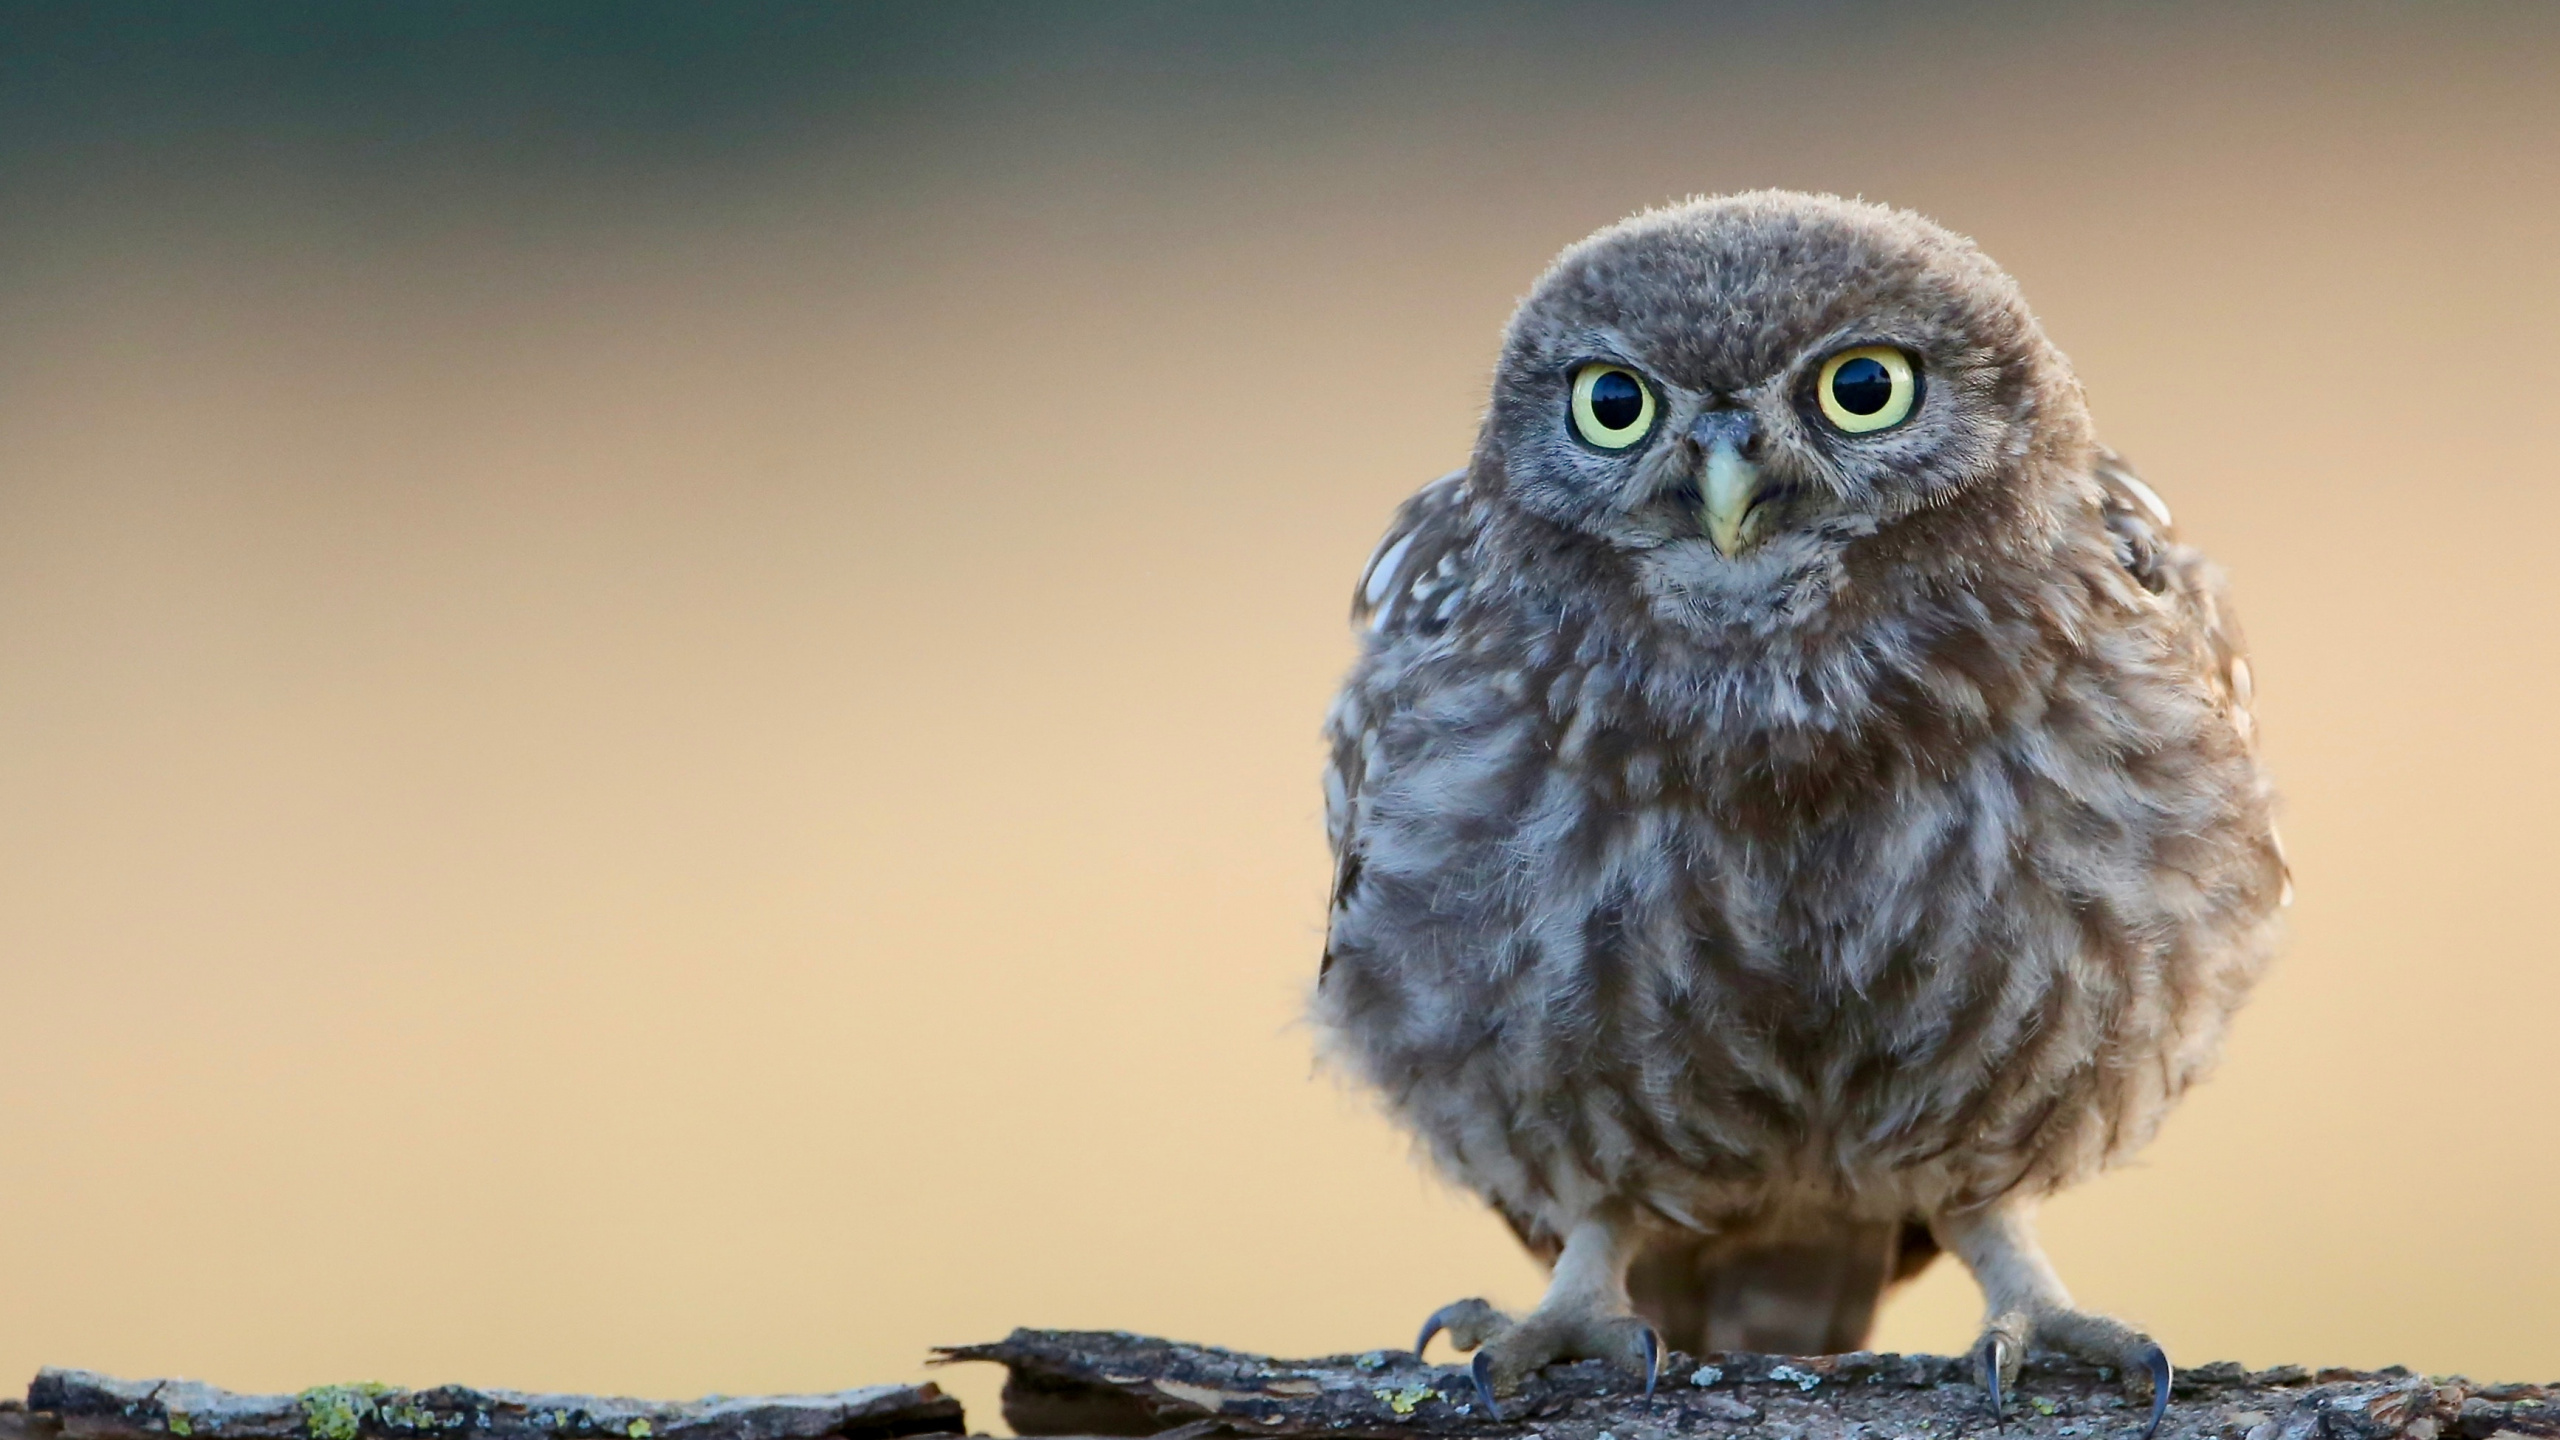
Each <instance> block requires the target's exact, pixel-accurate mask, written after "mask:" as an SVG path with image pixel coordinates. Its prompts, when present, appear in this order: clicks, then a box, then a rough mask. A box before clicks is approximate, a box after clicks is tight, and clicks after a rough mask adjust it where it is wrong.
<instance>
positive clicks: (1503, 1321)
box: [1413, 1300, 1511, 1360]
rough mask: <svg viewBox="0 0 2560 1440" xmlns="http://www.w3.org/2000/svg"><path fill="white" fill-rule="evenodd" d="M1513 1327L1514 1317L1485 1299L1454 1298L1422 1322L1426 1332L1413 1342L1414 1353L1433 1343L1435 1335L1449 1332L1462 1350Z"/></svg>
mask: <svg viewBox="0 0 2560 1440" xmlns="http://www.w3.org/2000/svg"><path fill="white" fill-rule="evenodd" d="M1510 1328H1511V1317H1509V1316H1507V1315H1505V1314H1503V1313H1502V1312H1501V1311H1499V1310H1496V1309H1494V1308H1493V1306H1491V1305H1489V1304H1487V1303H1486V1302H1484V1301H1482V1300H1452V1301H1450V1302H1449V1303H1448V1304H1446V1305H1443V1306H1441V1307H1440V1308H1439V1309H1437V1310H1434V1311H1432V1312H1431V1318H1430V1319H1428V1320H1425V1321H1423V1322H1422V1334H1421V1335H1420V1336H1419V1337H1418V1338H1416V1339H1415V1340H1414V1342H1413V1357H1414V1358H1415V1359H1417V1360H1419V1359H1421V1358H1422V1352H1423V1351H1424V1350H1427V1349H1429V1348H1430V1346H1431V1340H1432V1337H1433V1336H1435V1335H1438V1334H1440V1333H1441V1332H1443V1331H1446V1332H1448V1336H1449V1343H1450V1344H1452V1345H1454V1346H1456V1347H1458V1348H1459V1349H1460V1350H1474V1349H1478V1348H1480V1347H1482V1346H1483V1345H1484V1344H1485V1342H1487V1341H1489V1340H1491V1339H1493V1338H1494V1337H1495V1336H1498V1335H1500V1334H1502V1333H1503V1332H1504V1331H1506V1330H1509V1329H1510Z"/></svg>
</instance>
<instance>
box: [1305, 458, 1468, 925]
mask: <svg viewBox="0 0 2560 1440" xmlns="http://www.w3.org/2000/svg"><path fill="white" fill-rule="evenodd" d="M1465 479H1466V472H1465V471H1463V470H1459V471H1452V472H1450V473H1449V474H1446V475H1443V476H1441V477H1440V478H1439V479H1437V480H1434V481H1432V482H1431V483H1430V484H1428V485H1425V486H1423V487H1422V488H1421V489H1420V490H1419V491H1416V492H1415V493H1414V496H1413V498H1412V499H1410V500H1407V501H1405V502H1404V505H1403V507H1402V508H1400V509H1398V510H1397V511H1396V517H1395V519H1394V521H1393V522H1391V523H1390V524H1389V525H1388V526H1387V533H1386V535H1385V536H1384V537H1382V538H1381V539H1380V540H1379V541H1378V548H1377V549H1376V550H1375V551H1373V552H1371V554H1370V556H1369V563H1368V565H1367V566H1366V567H1364V568H1363V569H1362V570H1361V572H1360V583H1359V585H1358V586H1356V587H1355V588H1354V589H1353V591H1352V594H1351V623H1352V625H1353V626H1354V627H1356V628H1357V629H1358V630H1359V631H1360V632H1361V640H1360V645H1361V654H1360V660H1359V663H1358V664H1357V665H1355V666H1354V667H1353V669H1352V672H1351V678H1350V679H1349V680H1348V681H1346V682H1345V683H1344V684H1343V687H1342V693H1341V695H1340V696H1339V697H1337V698H1336V699H1335V701H1334V704H1333V712H1332V713H1331V714H1330V715H1328V716H1326V717H1325V742H1326V750H1327V754H1328V764H1327V765H1326V768H1325V784H1324V802H1325V803H1324V819H1325V835H1326V837H1327V838H1328V839H1329V840H1330V841H1331V842H1332V845H1333V906H1332V909H1333V913H1334V915H1335V916H1337V917H1338V916H1339V915H1340V913H1341V911H1342V907H1343V906H1344V905H1345V904H1347V903H1348V902H1349V901H1350V899H1351V895H1352V892H1353V891H1354V890H1355V889H1357V888H1358V886H1359V884H1360V834H1359V830H1360V821H1359V815H1360V790H1361V784H1362V782H1363V780H1364V779H1365V778H1366V777H1367V774H1368V769H1369V762H1370V757H1371V756H1372V755H1373V754H1374V753H1375V748H1376V744H1377V741H1376V727H1377V724H1378V722H1379V720H1381V719H1382V718H1384V717H1383V715H1382V713H1381V712H1382V711H1383V709H1384V708H1385V705H1386V693H1385V692H1386V691H1387V689H1388V688H1389V687H1390V686H1391V684H1392V678H1391V672H1392V670H1393V668H1394V666H1393V664H1392V661H1391V659H1389V658H1388V657H1390V656H1391V655H1392V653H1393V652H1394V651H1396V650H1397V649H1398V648H1400V647H1401V646H1403V645H1405V644H1407V643H1410V642H1415V641H1422V642H1428V641H1430V640H1432V639H1435V638H1437V637H1438V636H1439V635H1440V634H1441V633H1442V632H1443V631H1445V630H1447V629H1448V628H1449V619H1450V616H1451V615H1452V614H1454V613H1455V612H1456V610H1457V606H1458V603H1459V602H1460V601H1462V600H1464V599H1465V598H1466V594H1467V586H1468V582H1469V580H1470V578H1471V576H1470V574H1469V570H1468V558H1469V542H1470V539H1471V531H1470V527H1469V526H1468V523H1467V516H1466V487H1465ZM1332 963H1333V954H1332V948H1331V946H1330V945H1328V946H1327V948H1326V953H1325V966H1326V967H1330V966H1331V965H1332ZM1317 973H1318V974H1319V975H1321V974H1322V973H1323V970H1322V969H1319V970H1318V972H1317Z"/></svg>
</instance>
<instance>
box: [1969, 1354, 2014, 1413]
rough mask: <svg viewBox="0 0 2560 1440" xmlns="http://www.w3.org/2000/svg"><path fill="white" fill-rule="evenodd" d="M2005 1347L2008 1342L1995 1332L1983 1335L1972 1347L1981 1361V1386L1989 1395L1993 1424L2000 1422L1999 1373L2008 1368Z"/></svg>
mask: <svg viewBox="0 0 2560 1440" xmlns="http://www.w3.org/2000/svg"><path fill="white" fill-rule="evenodd" d="M2007 1347H2008V1342H2007V1341H2006V1340H2004V1339H2003V1338H2001V1336H2000V1335H1999V1334H1998V1333H1997V1332H1995V1333H1993V1334H1989V1335H1985V1336H1983V1337H1982V1343H1981V1344H1980V1345H1977V1346H1975V1347H1974V1351H1975V1354H1976V1356H1977V1357H1978V1358H1979V1359H1980V1361H1981V1363H1982V1388H1983V1391H1984V1392H1985V1393H1986V1394H1988V1395H1989V1396H1990V1397H1991V1423H1992V1424H1993V1425H1995V1426H1996V1425H1998V1424H2000V1422H2001V1415H2000V1408H2001V1404H2000V1375H2001V1372H2002V1371H2005V1370H2007V1369H2008V1368H2009V1356H2008V1351H2007Z"/></svg>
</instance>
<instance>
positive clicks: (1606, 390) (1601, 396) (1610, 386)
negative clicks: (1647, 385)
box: [1591, 370, 1644, 430]
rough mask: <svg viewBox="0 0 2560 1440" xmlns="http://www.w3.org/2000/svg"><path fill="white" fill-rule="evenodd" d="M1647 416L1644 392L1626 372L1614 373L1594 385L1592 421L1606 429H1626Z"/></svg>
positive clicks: (1634, 378)
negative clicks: (1638, 419)
mask: <svg viewBox="0 0 2560 1440" xmlns="http://www.w3.org/2000/svg"><path fill="white" fill-rule="evenodd" d="M1643 414H1644V391H1642V390H1640V389H1638V388H1636V377H1634V376H1633V375H1630V374H1628V373H1627V372H1626V371H1624V370H1612V371H1610V372H1608V373H1607V374H1605V375H1602V376H1601V377H1600V378H1599V379H1597V380H1594V381H1592V382H1591V418H1592V419H1594V420H1597V421H1599V422H1600V428H1601V429H1603V430H1625V429H1628V428H1629V427H1631V426H1633V425H1634V424H1635V423H1636V420H1637V418H1638V417H1640V416H1642V415H1643Z"/></svg>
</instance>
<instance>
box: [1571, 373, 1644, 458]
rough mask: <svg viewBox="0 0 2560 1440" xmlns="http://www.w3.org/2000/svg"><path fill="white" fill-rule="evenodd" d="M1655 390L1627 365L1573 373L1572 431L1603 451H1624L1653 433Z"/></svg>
mask: <svg viewBox="0 0 2560 1440" xmlns="http://www.w3.org/2000/svg"><path fill="white" fill-rule="evenodd" d="M1653 411H1654V404H1653V387H1652V386H1650V385H1647V384H1645V383H1644V377H1643V376H1641V375H1638V374H1637V373H1636V372H1634V371H1633V370H1630V369H1628V368H1627V367H1626V366H1624V365H1585V366H1583V367H1582V368H1581V369H1579V370H1577V371H1575V372H1574V374H1573V430H1574V433H1575V434H1577V435H1580V436H1581V437H1582V438H1583V439H1585V440H1588V441H1590V442H1591V443H1592V444H1594V445H1597V446H1599V447H1600V448H1601V449H1603V450H1624V449H1626V448H1627V447H1628V446H1630V445H1633V444H1635V443H1636V442H1637V441H1639V440H1642V439H1643V438H1644V437H1645V436H1646V435H1648V434H1650V433H1652V430H1653Z"/></svg>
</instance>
